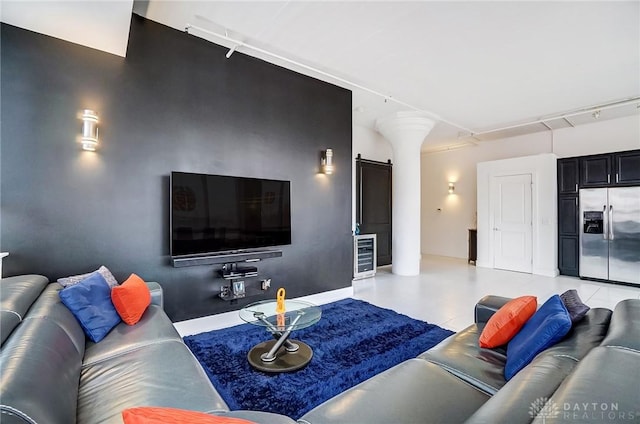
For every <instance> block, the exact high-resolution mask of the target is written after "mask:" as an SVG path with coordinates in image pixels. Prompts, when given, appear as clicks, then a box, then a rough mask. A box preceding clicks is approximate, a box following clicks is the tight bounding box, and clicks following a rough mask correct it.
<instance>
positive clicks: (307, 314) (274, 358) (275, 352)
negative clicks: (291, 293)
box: [240, 300, 322, 372]
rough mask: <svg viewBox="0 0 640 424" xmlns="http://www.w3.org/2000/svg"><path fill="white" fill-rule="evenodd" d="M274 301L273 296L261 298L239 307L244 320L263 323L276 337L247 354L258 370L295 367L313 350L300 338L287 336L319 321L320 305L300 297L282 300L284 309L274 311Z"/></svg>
mask: <svg viewBox="0 0 640 424" xmlns="http://www.w3.org/2000/svg"><path fill="white" fill-rule="evenodd" d="M276 305H277V303H276V301H275V300H262V301H260V302H255V303H251V304H250V305H247V306H245V307H244V308H242V309H241V310H240V318H242V320H243V321H245V322H248V323H250V324H254V325H258V326H261V327H264V328H265V329H266V330H267V331H269V332H270V333H271V335H272V336H273V338H274V339H275V340H270V341H267V342H262V343H259V344H257V345H256V346H254V347H253V348H252V349H251V350H250V351H249V354H248V355H247V357H248V359H249V363H250V364H251V366H253V367H254V368H256V369H258V370H260V371H265V372H289V371H296V370H299V369H300V368H303V367H304V366H305V365H307V364H308V363H309V361H311V358H312V357H313V350H311V348H310V347H309V345H307V344H306V343H303V342H301V341H299V340H289V336H290V335H291V332H292V331H294V330H300V329H302V328H307V327H309V326H311V325H313V324H315V323H316V322H318V321H319V320H320V317H321V316H322V309H320V307H318V306H316V305H314V304H312V303H309V302H305V301H303V300H285V309H286V312H285V313H283V314H277V313H276Z"/></svg>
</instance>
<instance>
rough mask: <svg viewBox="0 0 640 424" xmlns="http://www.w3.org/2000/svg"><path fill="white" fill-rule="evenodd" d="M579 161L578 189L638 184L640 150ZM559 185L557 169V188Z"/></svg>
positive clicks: (639, 179) (591, 157) (580, 159)
mask: <svg viewBox="0 0 640 424" xmlns="http://www.w3.org/2000/svg"><path fill="white" fill-rule="evenodd" d="M579 161H580V168H579V169H580V181H579V187H580V188H582V187H584V188H588V187H610V186H620V185H639V184H640V150H630V151H627V152H618V153H611V154H606V155H595V156H584V157H581V158H579ZM560 183H561V180H560V170H559V169H558V187H560Z"/></svg>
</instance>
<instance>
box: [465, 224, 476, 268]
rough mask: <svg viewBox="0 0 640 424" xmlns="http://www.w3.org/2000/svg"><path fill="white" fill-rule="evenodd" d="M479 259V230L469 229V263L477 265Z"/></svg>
mask: <svg viewBox="0 0 640 424" xmlns="http://www.w3.org/2000/svg"><path fill="white" fill-rule="evenodd" d="M477 257H478V230H476V229H475V228H469V259H468V260H467V263H468V264H470V263H471V262H473V264H474V265H475V264H476V258H477Z"/></svg>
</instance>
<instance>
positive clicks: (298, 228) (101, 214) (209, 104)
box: [0, 15, 353, 321]
mask: <svg viewBox="0 0 640 424" xmlns="http://www.w3.org/2000/svg"><path fill="white" fill-rule="evenodd" d="M1 43H2V44H1V62H0V64H1V90H2V91H1V96H2V103H1V119H2V121H1V122H2V128H1V134H0V135H1V140H0V143H1V145H0V149H1V150H0V152H1V154H2V158H1V166H0V172H1V181H0V193H1V194H0V201H1V207H2V209H1V215H0V225H1V233H0V242H1V246H0V249H1V250H2V251H8V252H10V255H9V256H8V257H7V258H5V259H4V262H3V274H4V275H5V276H10V275H17V274H23V273H35V274H43V275H46V276H47V277H48V278H49V279H50V280H52V281H53V280H56V279H57V278H59V277H61V276H66V275H72V274H78V273H83V272H88V271H92V270H95V269H96V268H98V267H99V266H100V265H103V264H104V265H106V266H107V267H109V269H111V271H112V272H113V274H114V275H115V277H116V278H117V279H118V280H119V281H123V280H124V279H126V278H127V277H128V276H129V274H130V273H137V274H138V275H140V276H141V277H142V278H144V279H145V280H148V281H158V282H159V283H160V284H161V285H162V286H163V288H164V291H165V309H166V311H167V313H168V314H169V316H170V317H171V319H172V320H174V321H180V320H185V319H189V318H194V317H200V316H205V315H210V314H214V313H220V312H224V311H229V310H233V309H238V308H239V307H241V306H242V305H244V304H247V303H249V302H251V301H255V300H259V299H261V298H269V297H275V291H276V289H277V288H278V287H285V288H286V289H287V297H296V296H302V295H307V294H312V293H318V292H323V291H327V290H333V289H337V288H342V287H347V286H349V285H350V284H351V267H352V256H353V253H352V241H351V128H352V124H351V92H350V91H348V90H345V89H342V88H339V87H336V86H333V85H331V84H328V83H324V82H322V81H319V80H316V79H313V78H310V77H306V76H303V75H300V74H297V73H295V72H292V71H289V70H286V69H283V68H280V67H278V66H275V65H272V64H269V63H266V62H263V61H261V60H259V59H255V58H251V57H249V56H246V55H243V54H240V53H238V52H236V53H234V54H233V56H232V57H231V58H230V59H226V58H225V53H226V52H227V49H225V48H223V47H220V46H217V45H215V44H212V43H209V42H206V41H204V40H201V39H198V38H196V37H193V36H190V35H188V34H186V33H182V32H179V31H176V30H173V29H170V28H167V27H165V26H163V25H160V24H157V23H155V22H152V21H149V20H146V19H144V18H141V17H139V16H137V15H133V16H132V25H131V32H130V38H129V46H128V52H127V57H126V58H121V57H118V56H114V55H111V54H108V53H103V52H99V51H96V50H92V49H89V48H86V47H82V46H78V45H75V44H72V43H68V42H65V41H61V40H57V39H54V38H51V37H48V36H44V35H40V34H36V33H33V32H30V31H26V30H22V29H18V28H15V27H12V26H9V25H6V24H2V32H1ZM82 109H93V110H95V111H96V112H98V114H99V116H100V124H99V128H100V144H99V147H98V151H97V152H95V153H92V152H85V151H82V150H81V148H80V144H79V143H78V142H77V140H78V138H79V135H80V130H81V121H80V119H79V113H80V111H81V110H82ZM328 147H331V148H333V149H334V163H335V166H336V171H335V173H334V174H333V175H330V176H326V175H323V174H320V173H319V165H320V152H321V151H322V150H324V149H326V148H328ZM174 170H175V171H186V172H198V173H210V174H224V175H238V176H246V177H258V178H271V179H280V180H290V181H291V200H292V206H291V208H292V244H291V245H289V246H283V247H282V251H283V255H282V257H280V258H270V259H265V260H263V261H261V262H259V263H258V264H257V266H258V269H259V273H260V276H261V277H270V278H272V289H271V290H270V291H269V292H267V293H266V294H265V295H263V296H258V297H251V298H245V299H241V300H239V301H238V303H237V304H234V305H231V304H230V303H229V302H224V301H222V300H220V299H218V297H217V295H218V293H219V292H220V287H221V286H222V285H223V283H224V280H222V279H220V278H218V276H217V271H218V270H219V269H220V266H219V265H205V266H193V267H186V268H173V267H172V266H171V265H170V258H169V228H168V226H169V210H168V208H169V198H168V196H169V173H170V172H171V171H174ZM220 201H224V199H220Z"/></svg>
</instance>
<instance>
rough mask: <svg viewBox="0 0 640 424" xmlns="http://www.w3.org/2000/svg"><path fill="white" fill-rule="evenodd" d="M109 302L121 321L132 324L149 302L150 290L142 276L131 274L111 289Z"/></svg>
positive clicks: (138, 319) (136, 320) (140, 315)
mask: <svg viewBox="0 0 640 424" xmlns="http://www.w3.org/2000/svg"><path fill="white" fill-rule="evenodd" d="M111 302H113V306H115V307H116V311H118V315H120V318H122V321H124V322H126V323H127V324H129V325H134V324H135V323H137V322H138V321H140V318H142V314H144V311H146V310H147V307H148V306H149V305H150V304H151V292H149V287H147V285H146V284H145V282H144V280H143V279H142V278H140V277H138V276H137V275H136V274H131V275H130V276H129V278H127V280H126V281H125V282H124V283H122V284H121V285H119V286H115V287H114V288H112V289H111Z"/></svg>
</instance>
